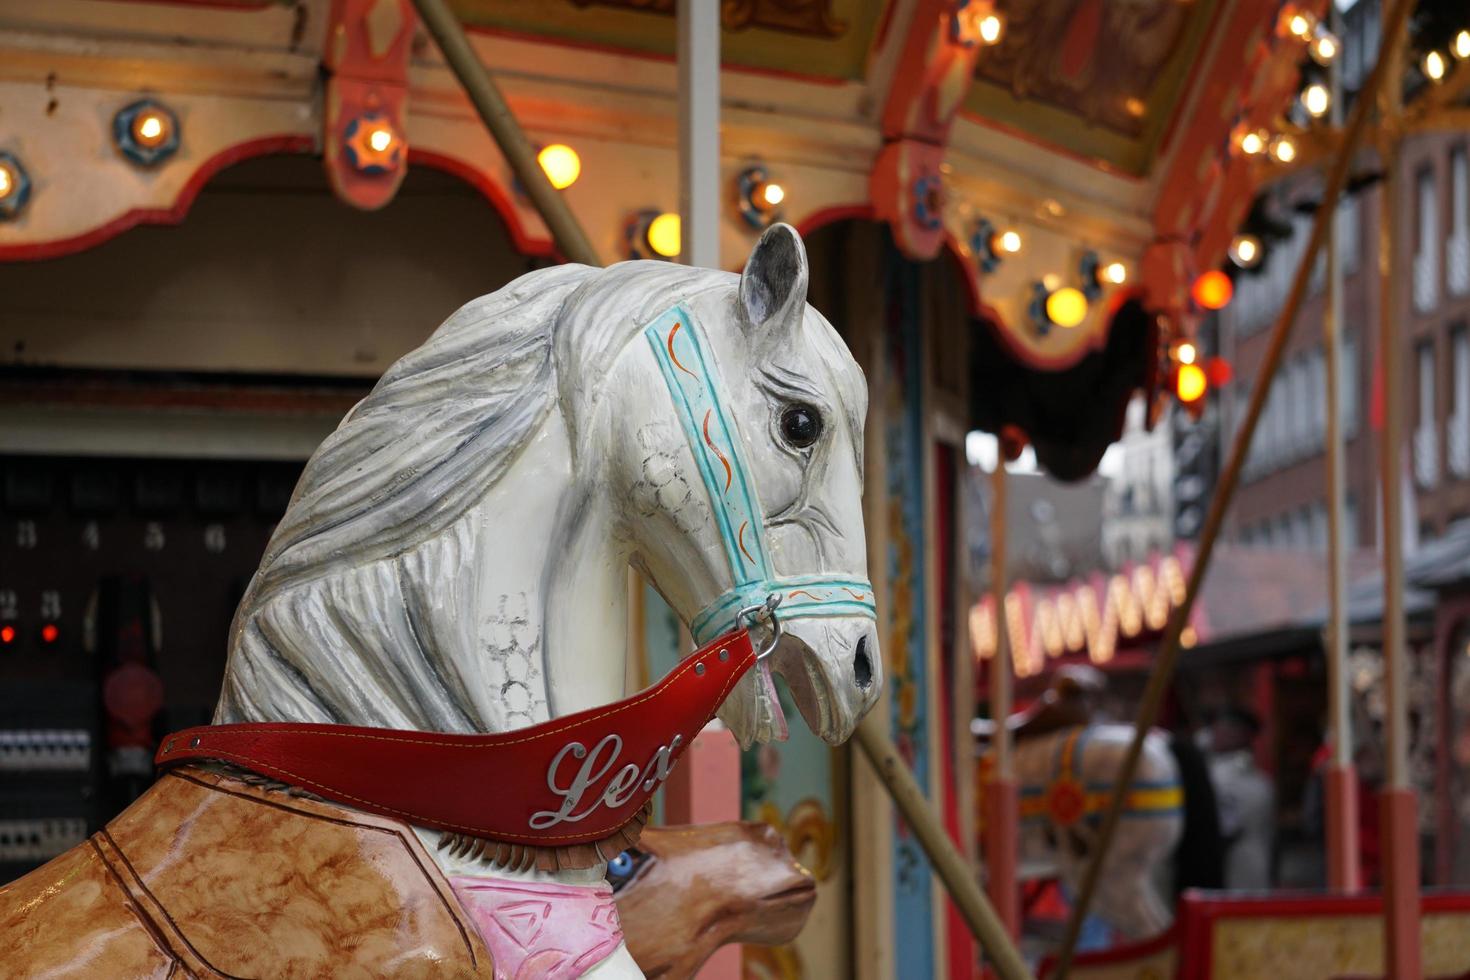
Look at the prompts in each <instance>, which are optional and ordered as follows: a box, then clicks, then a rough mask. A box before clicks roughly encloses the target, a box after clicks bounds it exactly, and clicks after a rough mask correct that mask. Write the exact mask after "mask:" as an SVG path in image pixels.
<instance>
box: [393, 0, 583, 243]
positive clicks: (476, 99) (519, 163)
mask: <svg viewBox="0 0 1470 980" xmlns="http://www.w3.org/2000/svg"><path fill="white" fill-rule="evenodd" d="M413 4H414V6H415V7H417V8H418V12H419V16H420V17H421V18H423V21H424V26H425V27H427V28H428V29H429V33H430V34H432V35H434V41H435V43H437V44H438V45H439V50H440V52H441V53H443V55H444V60H445V61H447V62H449V67H450V68H451V69H453V71H454V74H455V75H456V76H457V77H458V78H459V83H460V84H461V85H463V86H464V90H465V94H466V95H468V96H469V97H470V102H471V103H472V104H473V105H474V107H475V111H477V112H478V113H479V114H480V119H481V120H482V121H483V122H484V123H485V128H486V129H488V130H490V135H491V136H493V137H494V138H495V143H496V145H498V146H499V147H500V152H501V153H504V154H505V159H506V161H507V162H509V163H510V169H511V170H513V171H514V172H515V175H516V179H517V180H519V181H520V182H521V186H522V187H524V188H525V189H526V193H527V194H528V195H530V198H531V201H532V203H534V204H535V205H536V210H537V211H538V212H539V213H540V215H541V220H542V221H545V222H546V227H547V228H548V229H550V231H551V237H552V239H553V240H555V242H556V247H557V249H558V250H559V251H560V252H561V254H562V255H563V256H565V257H566V258H567V259H568V260H569V261H572V262H581V263H582V264H583V265H597V266H600V265H602V260H601V259H599V258H598V257H597V250H596V249H594V248H593V247H592V243H591V242H590V241H588V239H587V233H586V232H584V231H583V230H582V225H581V224H580V223H579V222H578V221H577V216H576V215H574V214H572V209H571V208H570V207H568V206H567V202H566V200H565V199H564V198H562V196H561V194H560V193H558V192H557V190H556V188H555V187H552V186H551V181H550V180H548V179H547V178H546V174H545V173H544V172H543V171H542V170H541V165H540V164H539V163H537V162H536V148H535V147H533V146H532V145H531V142H530V140H528V139H526V133H525V131H524V130H522V129H521V125H520V123H519V122H517V121H516V117H515V113H513V112H511V111H510V106H508V105H506V102H505V96H503V95H501V94H500V87H499V86H498V85H496V84H495V80H494V79H492V78H491V77H490V73H489V72H488V71H486V70H485V66H484V65H483V64H481V63H480V58H479V56H478V55H476V54H475V49H474V48H472V47H470V42H469V39H468V38H467V37H465V33H464V28H463V27H461V26H460V23H459V21H458V20H457V19H456V18H455V16H454V13H453V12H452V11H451V10H450V9H449V4H448V3H447V2H446V0H413Z"/></svg>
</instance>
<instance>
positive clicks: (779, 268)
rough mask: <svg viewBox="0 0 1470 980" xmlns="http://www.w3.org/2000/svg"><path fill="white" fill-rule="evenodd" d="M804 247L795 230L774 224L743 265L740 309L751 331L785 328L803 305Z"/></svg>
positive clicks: (805, 270)
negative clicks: (781, 326)
mask: <svg viewBox="0 0 1470 980" xmlns="http://www.w3.org/2000/svg"><path fill="white" fill-rule="evenodd" d="M806 286H807V268H806V246H804V245H803V244H802V243H801V236H800V235H798V234H797V233H796V229H795V228H793V227H791V226H790V225H787V224H774V225H771V227H769V228H767V229H766V230H765V232H764V233H763V234H762V235H761V238H760V241H758V242H756V243H755V248H754V249H753V250H752V251H751V253H750V258H749V259H747V260H746V262H745V271H744V272H743V273H741V275H740V309H741V312H742V313H743V314H744V315H745V322H746V323H747V324H749V325H750V326H751V327H752V328H754V329H757V330H759V329H762V328H764V327H766V326H768V325H770V324H785V323H787V322H789V321H790V320H791V318H792V317H793V316H799V315H800V311H801V309H802V307H803V306H805V305H806Z"/></svg>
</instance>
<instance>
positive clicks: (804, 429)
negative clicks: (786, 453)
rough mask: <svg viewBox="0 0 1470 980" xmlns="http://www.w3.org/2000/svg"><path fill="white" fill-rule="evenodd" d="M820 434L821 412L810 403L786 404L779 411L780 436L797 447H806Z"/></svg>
mask: <svg viewBox="0 0 1470 980" xmlns="http://www.w3.org/2000/svg"><path fill="white" fill-rule="evenodd" d="M821 434H822V413H821V412H819V411H817V410H816V409H815V408H813V407H812V406H810V405H788V406H787V407H786V408H785V410H783V411H782V412H781V438H783V439H785V440H786V442H787V443H788V444H789V445H791V446H794V447H795V448H797V449H806V448H807V447H808V446H810V445H812V444H813V443H815V442H816V441H817V439H818V437H820V436H821Z"/></svg>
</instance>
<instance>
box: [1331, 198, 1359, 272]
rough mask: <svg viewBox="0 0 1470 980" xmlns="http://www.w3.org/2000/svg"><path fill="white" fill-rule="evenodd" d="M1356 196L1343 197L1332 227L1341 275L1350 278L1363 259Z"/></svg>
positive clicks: (1357, 199)
mask: <svg viewBox="0 0 1470 980" xmlns="http://www.w3.org/2000/svg"><path fill="white" fill-rule="evenodd" d="M1359 203H1360V202H1359V198H1358V195H1356V194H1353V195H1350V196H1348V197H1344V198H1343V199H1342V200H1341V201H1340V202H1338V205H1337V217H1336V219H1335V221H1334V223H1333V226H1332V232H1333V237H1334V238H1335V239H1336V240H1337V261H1338V263H1339V264H1341V266H1342V274H1343V275H1344V276H1351V275H1353V274H1355V273H1356V272H1357V271H1358V266H1359V265H1360V264H1361V262H1362V257H1363V230H1362V225H1361V224H1360V223H1359V216H1360V207H1359Z"/></svg>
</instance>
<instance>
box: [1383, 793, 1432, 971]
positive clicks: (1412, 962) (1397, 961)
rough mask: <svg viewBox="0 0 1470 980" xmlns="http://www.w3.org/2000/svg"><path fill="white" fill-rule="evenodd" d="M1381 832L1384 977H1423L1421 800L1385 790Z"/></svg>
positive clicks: (1413, 795)
mask: <svg viewBox="0 0 1470 980" xmlns="http://www.w3.org/2000/svg"><path fill="white" fill-rule="evenodd" d="M1379 804H1380V806H1382V808H1383V809H1382V815H1381V816H1380V818H1379V826H1381V827H1382V828H1383V842H1384V845H1385V846H1384V850H1383V935H1384V940H1385V942H1384V951H1383V954H1384V955H1383V972H1384V973H1385V974H1386V975H1387V976H1390V977H1420V976H1423V975H1424V974H1423V969H1422V967H1423V962H1422V961H1423V955H1422V951H1421V950H1422V946H1423V942H1424V933H1423V929H1422V928H1421V923H1420V911H1421V910H1420V902H1421V897H1420V894H1419V819H1418V817H1419V799H1418V797H1417V796H1416V795H1415V793H1414V791H1413V790H1412V789H1388V790H1384V791H1383V793H1382V795H1381V796H1380V798H1379Z"/></svg>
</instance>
